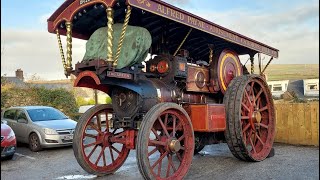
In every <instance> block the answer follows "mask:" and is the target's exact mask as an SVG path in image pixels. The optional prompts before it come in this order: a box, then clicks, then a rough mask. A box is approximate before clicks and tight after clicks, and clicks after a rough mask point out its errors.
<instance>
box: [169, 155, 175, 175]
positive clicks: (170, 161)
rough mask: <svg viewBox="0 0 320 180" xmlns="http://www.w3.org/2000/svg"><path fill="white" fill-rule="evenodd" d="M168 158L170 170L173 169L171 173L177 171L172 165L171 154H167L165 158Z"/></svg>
mask: <svg viewBox="0 0 320 180" xmlns="http://www.w3.org/2000/svg"><path fill="white" fill-rule="evenodd" d="M167 158H168V162H169V163H170V165H171V167H172V169H173V173H174V172H176V171H177V169H176V167H174V164H173V161H172V155H171V154H168V156H167Z"/></svg>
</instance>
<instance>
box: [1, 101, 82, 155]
mask: <svg viewBox="0 0 320 180" xmlns="http://www.w3.org/2000/svg"><path fill="white" fill-rule="evenodd" d="M1 118H2V119H3V120H6V121H7V122H8V125H9V126H10V127H11V128H12V129H13V131H14V132H15V133H16V138H17V141H18V142H22V143H27V144H29V148H30V150H31V151H40V150H41V149H42V148H50V147H58V146H69V145H72V140H73V133H74V129H75V127H76V124H77V122H76V121H74V120H71V119H69V118H68V117H67V116H66V115H65V114H63V113H62V112H61V111H59V110H57V109H55V108H53V107H48V106H20V107H11V108H8V109H6V110H4V112H3V113H2V114H1Z"/></svg>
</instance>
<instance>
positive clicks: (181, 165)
mask: <svg viewBox="0 0 320 180" xmlns="http://www.w3.org/2000/svg"><path fill="white" fill-rule="evenodd" d="M148 134H149V137H148V149H147V153H146V154H147V158H148V166H149V169H150V170H151V172H152V175H153V176H154V177H155V178H156V179H172V178H173V179H182V177H183V176H184V175H185V174H186V173H187V171H188V169H189V167H190V164H191V161H192V158H189V157H190V155H189V154H190V153H191V154H193V147H192V146H194V145H193V143H192V142H193V138H192V137H193V132H192V127H191V125H190V124H189V122H188V119H187V118H186V117H185V116H184V115H183V114H181V113H179V112H177V111H176V110H166V111H164V112H162V113H161V114H160V115H159V116H158V118H157V119H156V120H155V121H154V123H153V125H152V127H151V129H150V130H149V132H148ZM191 157H192V156H191Z"/></svg>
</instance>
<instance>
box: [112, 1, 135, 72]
mask: <svg viewBox="0 0 320 180" xmlns="http://www.w3.org/2000/svg"><path fill="white" fill-rule="evenodd" d="M130 15H131V6H128V7H127V12H126V16H125V19H124V22H123V27H122V31H121V35H120V39H119V43H118V49H117V52H116V56H115V58H114V59H115V60H114V63H113V65H114V67H116V66H117V63H118V60H119V57H120V52H121V48H122V45H123V40H124V37H125V35H126V30H127V27H128V23H129V19H130Z"/></svg>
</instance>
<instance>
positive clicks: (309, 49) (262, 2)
mask: <svg viewBox="0 0 320 180" xmlns="http://www.w3.org/2000/svg"><path fill="white" fill-rule="evenodd" d="M63 2H64V0H29V1H21V0H2V1H1V49H3V53H2V62H1V72H2V75H3V74H4V73H5V74H7V75H13V74H14V71H15V70H16V69H18V68H22V69H24V71H25V72H26V73H25V74H26V75H27V76H31V75H33V74H37V75H39V76H41V77H43V78H44V79H55V78H58V79H59V78H61V79H62V78H64V76H63V73H62V65H61V62H60V61H61V60H60V54H59V49H58V46H57V42H56V37H55V35H53V34H50V33H48V32H47V23H46V20H47V18H49V16H50V15H51V14H52V13H53V12H54V10H55V9H57V8H58V7H59V6H60V5H61V4H62V3H63ZM166 2H169V3H171V4H174V5H175V6H178V7H180V8H182V9H185V10H187V11H189V12H192V13H194V14H196V15H199V16H201V17H204V18H205V19H208V20H210V21H212V22H214V23H217V24H219V25H222V26H224V27H227V28H229V29H231V30H234V31H236V32H239V33H241V34H244V35H246V36H248V37H251V38H253V39H256V40H258V41H261V42H263V43H266V44H268V45H271V46H273V47H275V48H277V49H279V50H280V57H279V59H278V60H277V61H275V63H288V64H303V63H308V64H319V35H318V34H319V2H318V0H291V1H287V0H277V1H276V0H273V1H270V0H237V1H234V0H224V1H221V0H166ZM73 48H74V49H73V51H74V54H73V59H75V60H74V62H76V61H78V60H81V59H82V57H83V54H84V53H83V51H84V49H85V42H84V41H78V40H74V46H73ZM17 52H19V53H17ZM305 57H308V58H305ZM302 59H303V60H302ZM32 64H37V65H38V66H37V67H34V66H32ZM46 65H49V66H50V67H51V68H49V69H48V68H39V66H46Z"/></svg>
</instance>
